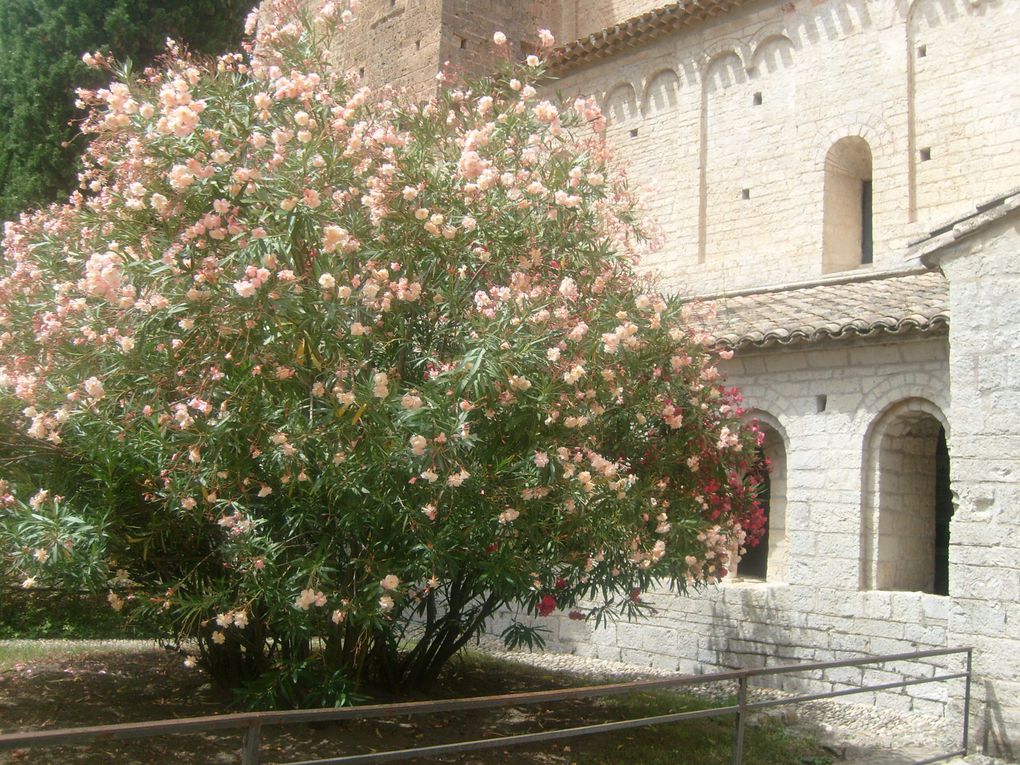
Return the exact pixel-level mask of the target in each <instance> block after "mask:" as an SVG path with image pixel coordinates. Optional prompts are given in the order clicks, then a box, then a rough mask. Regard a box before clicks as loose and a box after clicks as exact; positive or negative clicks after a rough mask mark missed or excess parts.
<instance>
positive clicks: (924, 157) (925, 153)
mask: <svg viewBox="0 0 1020 765" xmlns="http://www.w3.org/2000/svg"><path fill="white" fill-rule="evenodd" d="M929 159H931V147H930V146H929V147H926V148H924V149H921V161H922V162H927V161H928V160H929Z"/></svg>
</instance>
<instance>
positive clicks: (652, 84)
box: [641, 69, 680, 116]
mask: <svg viewBox="0 0 1020 765" xmlns="http://www.w3.org/2000/svg"><path fill="white" fill-rule="evenodd" d="M679 102H680V78H679V77H678V76H677V73H676V72H675V71H674V70H673V69H660V70H658V71H657V72H655V73H654V74H653V75H652V76H651V77H649V78H648V81H647V84H646V85H645V88H644V97H643V98H642V100H641V111H642V113H643V114H644V115H645V116H649V115H654V114H661V113H663V112H668V111H676V110H677V109H678V108H679Z"/></svg>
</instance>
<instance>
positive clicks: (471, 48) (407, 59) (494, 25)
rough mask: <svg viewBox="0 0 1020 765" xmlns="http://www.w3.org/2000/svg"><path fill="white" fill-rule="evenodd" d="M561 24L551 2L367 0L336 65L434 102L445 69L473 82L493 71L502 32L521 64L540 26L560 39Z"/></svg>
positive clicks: (534, 45) (534, 43)
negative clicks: (497, 39)
mask: <svg viewBox="0 0 1020 765" xmlns="http://www.w3.org/2000/svg"><path fill="white" fill-rule="evenodd" d="M309 2H311V3H315V2H318V0H309ZM560 23H561V13H560V8H559V6H558V5H557V4H556V3H550V2H545V0H364V1H363V3H362V6H361V10H360V11H359V13H358V15H357V17H356V18H355V20H354V22H352V23H351V24H350V26H349V28H348V30H347V31H346V32H345V33H344V34H343V35H341V36H340V39H339V41H338V43H337V47H336V51H335V53H336V60H337V63H338V65H339V66H341V67H343V68H344V69H347V70H350V71H354V72H357V73H359V74H361V75H362V77H363V78H364V81H365V82H366V83H368V84H370V85H374V86H378V85H384V84H386V85H394V86H396V87H401V88H407V89H409V90H410V91H411V92H412V93H414V94H415V95H416V96H418V97H421V98H426V97H428V96H430V95H432V94H433V93H434V92H435V89H436V74H437V73H438V72H439V71H440V69H443V70H446V71H449V72H450V73H452V74H455V75H467V76H472V77H473V76H478V75H484V74H488V73H489V72H491V71H493V70H494V69H495V68H496V66H497V63H498V57H499V56H500V55H502V54H501V53H500V52H499V51H497V50H496V49H495V47H494V46H493V44H492V35H493V34H494V33H495V32H497V31H501V32H503V33H505V34H506V36H507V38H508V39H509V42H510V46H509V51H510V54H511V55H512V56H513V57H514V58H517V59H521V58H523V57H524V55H525V54H527V53H530V52H533V51H534V50H536V49H537V47H538V36H537V32H538V30H539V29H551V30H553V31H554V34H555V33H556V32H557V31H558V30H559V29H560Z"/></svg>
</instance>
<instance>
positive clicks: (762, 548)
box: [737, 449, 772, 580]
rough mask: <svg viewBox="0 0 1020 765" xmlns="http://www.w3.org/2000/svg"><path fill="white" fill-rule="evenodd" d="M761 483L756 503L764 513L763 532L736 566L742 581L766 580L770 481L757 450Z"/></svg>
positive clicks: (765, 464) (767, 471) (761, 456)
mask: <svg viewBox="0 0 1020 765" xmlns="http://www.w3.org/2000/svg"><path fill="white" fill-rule="evenodd" d="M757 469H758V470H759V471H760V473H761V483H760V484H758V502H760V503H761V508H762V511H763V512H764V513H765V531H764V533H763V534H762V535H761V538H760V539H759V540H758V544H757V545H755V546H754V547H748V548H747V553H746V554H745V555H744V557H742V558H741V559H740V563H738V564H737V574H738V575H739V576H740V577H742V578H744V579H762V580H764V579H766V578H767V575H768V568H769V510H770V508H769V502H770V499H771V497H772V479H771V477H770V475H769V469H768V462H766V460H765V452H764V451H763V450H761V449H759V450H758V468H757Z"/></svg>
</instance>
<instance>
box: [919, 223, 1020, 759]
mask: <svg viewBox="0 0 1020 765" xmlns="http://www.w3.org/2000/svg"><path fill="white" fill-rule="evenodd" d="M938 262H939V265H941V267H942V268H943V270H944V271H945V273H946V275H947V276H948V277H949V297H950V304H951V310H952V315H953V322H952V325H951V328H950V341H951V342H952V347H953V353H952V357H951V365H950V375H951V379H952V386H953V406H952V413H951V421H952V430H951V432H950V438H949V448H950V453H951V454H952V486H953V491H954V493H955V495H956V497H957V508H956V515H955V516H954V518H953V526H952V537H951V540H950V542H951V547H950V553H949V556H950V557H949V560H950V566H951V568H950V582H949V586H950V595H951V596H952V608H951V609H950V611H949V628H950V632H951V635H952V638H953V640H954V641H955V642H959V643H965V644H970V645H974V646H975V647H976V648H977V652H976V653H975V662H976V663H975V667H976V670H977V672H978V673H979V675H980V682H979V684H978V686H977V688H976V691H977V692H978V694H979V696H981V697H984V698H985V699H987V701H988V702H989V703H988V704H987V705H985V706H979V707H978V709H979V711H978V716H977V718H976V719H975V720H974V721H973V722H974V724H975V726H976V729H977V730H979V731H981V735H982V740H983V743H985V745H986V746H988V747H989V748H990V749H992V750H993V751H1000V752H1003V753H1005V754H1010V755H1012V756H1014V757H1018V756H1020V701H1018V699H1020V678H1018V676H1017V657H1018V656H1020V626H1018V625H1020V418H1018V417H1017V413H1020V333H1018V332H1017V329H1016V328H1017V327H1018V326H1020V212H1018V211H1014V212H1013V214H1012V215H1011V216H1009V217H1008V218H1006V219H1004V220H1001V221H999V222H998V223H996V224H994V226H993V227H992V229H991V230H989V231H987V232H982V233H981V234H980V235H978V236H974V237H972V238H970V239H965V240H963V241H962V242H960V243H959V244H957V245H956V246H955V247H953V248H950V249H949V250H948V251H947V252H945V254H944V255H943V256H942V257H941V258H940V259H939V261H938Z"/></svg>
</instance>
